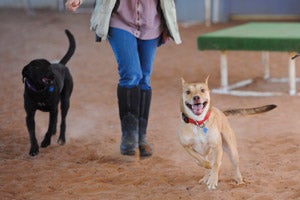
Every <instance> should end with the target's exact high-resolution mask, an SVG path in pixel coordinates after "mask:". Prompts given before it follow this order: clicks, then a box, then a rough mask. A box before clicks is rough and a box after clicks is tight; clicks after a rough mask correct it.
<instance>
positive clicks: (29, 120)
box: [26, 110, 39, 156]
mask: <svg viewBox="0 0 300 200" xmlns="http://www.w3.org/2000/svg"><path fill="white" fill-rule="evenodd" d="M34 116H35V111H29V110H26V125H27V130H28V132H29V138H30V151H29V155H31V156H36V155H38V154H39V145H38V143H37V140H36V137H35V121H34Z"/></svg>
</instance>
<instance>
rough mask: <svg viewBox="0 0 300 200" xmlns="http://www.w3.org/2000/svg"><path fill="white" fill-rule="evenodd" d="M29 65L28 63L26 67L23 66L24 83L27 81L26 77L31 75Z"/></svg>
mask: <svg viewBox="0 0 300 200" xmlns="http://www.w3.org/2000/svg"><path fill="white" fill-rule="evenodd" d="M28 68H29V66H28V65H26V66H25V67H24V68H23V70H22V81H23V83H24V82H25V79H26V78H27V77H29V69H28Z"/></svg>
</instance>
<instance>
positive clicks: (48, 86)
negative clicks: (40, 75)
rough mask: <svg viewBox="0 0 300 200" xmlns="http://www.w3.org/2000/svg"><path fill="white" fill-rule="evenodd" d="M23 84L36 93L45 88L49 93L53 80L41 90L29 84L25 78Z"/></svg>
mask: <svg viewBox="0 0 300 200" xmlns="http://www.w3.org/2000/svg"><path fill="white" fill-rule="evenodd" d="M25 84H26V86H27V88H28V89H30V90H31V91H33V92H36V93H41V92H45V91H46V90H48V92H50V93H51V92H53V91H54V86H53V81H51V83H50V84H49V85H46V86H45V87H44V88H43V89H41V90H38V89H36V88H35V87H34V86H33V85H31V84H30V82H29V81H28V80H27V79H26V80H25Z"/></svg>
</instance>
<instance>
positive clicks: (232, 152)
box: [177, 78, 276, 189]
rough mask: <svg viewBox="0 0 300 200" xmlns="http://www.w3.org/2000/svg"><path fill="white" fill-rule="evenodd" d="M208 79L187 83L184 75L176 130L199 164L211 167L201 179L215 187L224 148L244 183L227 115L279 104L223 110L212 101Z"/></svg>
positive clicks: (259, 109)
mask: <svg viewBox="0 0 300 200" xmlns="http://www.w3.org/2000/svg"><path fill="white" fill-rule="evenodd" d="M207 82H208V78H207V79H206V80H205V82H204V83H186V82H185V81H184V80H183V79H182V99H181V112H182V121H181V123H180V125H179V128H178V132H177V135H178V138H179V141H180V143H181V145H182V146H183V147H184V148H185V150H186V151H187V152H188V153H189V154H190V155H191V156H192V157H193V158H194V159H195V160H196V162H197V163H198V164H199V165H200V166H202V167H204V168H206V169H208V171H207V173H206V174H205V176H204V177H203V178H202V179H201V180H200V181H199V183H204V184H206V185H207V187H208V188H209V189H216V187H217V185H218V173H219V169H220V166H221V161H222V156H223V149H224V150H225V152H227V153H228V154H229V157H230V159H231V161H232V164H233V167H234V170H235V176H234V180H235V181H236V183H237V184H242V183H243V178H242V175H241V172H240V169H239V156H238V150H237V142H236V138H235V134H234V132H233V131H232V129H231V128H230V125H229V122H228V120H227V118H226V116H227V115H238V114H240V115H249V114H257V113H262V112H267V111H269V110H272V109H274V108H275V107H276V105H266V106H262V107H258V108H248V109H233V110H227V111H220V110H219V109H217V108H215V107H213V106H212V105H211V99H210V91H209V88H208V84H207Z"/></svg>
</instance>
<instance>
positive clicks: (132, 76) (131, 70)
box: [108, 27, 159, 90]
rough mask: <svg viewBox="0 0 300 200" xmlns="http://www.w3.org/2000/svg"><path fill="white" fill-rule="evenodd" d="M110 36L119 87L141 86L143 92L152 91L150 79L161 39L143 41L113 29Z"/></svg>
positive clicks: (125, 32)
mask: <svg viewBox="0 0 300 200" xmlns="http://www.w3.org/2000/svg"><path fill="white" fill-rule="evenodd" d="M108 35H109V38H108V39H109V43H110V46H111V48H112V50H113V52H114V55H115V58H116V61H117V64H118V73H119V76H120V79H119V86H121V87H125V88H133V87H136V86H140V88H141V89H142V90H150V89H151V85H150V77H151V74H152V68H153V61H154V57H155V53H156V48H157V45H158V42H159V38H156V39H152V40H141V39H138V38H136V37H135V36H134V35H132V34H131V33H129V32H127V31H125V30H122V29H118V28H112V27H110V29H109V33H108Z"/></svg>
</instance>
